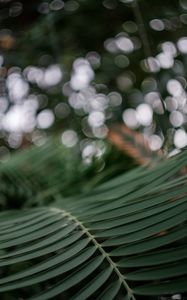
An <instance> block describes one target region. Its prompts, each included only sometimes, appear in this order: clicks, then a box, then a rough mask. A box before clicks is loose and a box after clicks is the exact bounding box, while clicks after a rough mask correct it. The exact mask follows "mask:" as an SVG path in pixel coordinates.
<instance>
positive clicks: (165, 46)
mask: <svg viewBox="0 0 187 300" xmlns="http://www.w3.org/2000/svg"><path fill="white" fill-rule="evenodd" d="M186 70H187V0H172V1H171V0H165V1H161V0H149V1H147V0H139V1H138V0H95V1H87V0H66V1H62V0H49V1H47V0H46V1H40V0H32V1H26V0H25V1H24V0H22V1H21V0H20V1H14V0H1V1H0V160H1V161H5V160H7V159H8V158H9V156H10V154H11V152H13V151H15V150H19V149H22V148H25V147H27V146H29V145H32V144H34V145H42V144H44V143H45V141H46V140H47V139H48V137H49V136H58V137H60V138H59V140H60V143H62V144H63V145H64V146H65V147H67V148H76V149H78V151H79V153H80V155H81V157H82V160H83V161H84V162H85V163H86V164H88V165H89V164H90V163H92V162H93V161H94V160H95V159H96V160H101V161H102V163H100V165H99V167H98V168H99V169H102V168H104V167H105V163H103V160H102V157H103V156H104V155H105V154H106V152H107V151H108V149H109V148H110V147H111V144H110V143H111V141H112V143H113V144H115V145H117V148H120V147H119V144H120V143H119V136H118V134H119V133H117V131H115V132H114V131H113V130H114V128H116V124H120V126H121V127H120V128H123V130H124V131H125V132H126V133H128V134H129V135H131V133H132V135H133V134H135V133H134V132H139V133H141V137H143V139H144V140H145V141H146V147H149V148H150V150H151V151H153V152H155V153H158V151H160V149H162V151H163V152H167V153H169V154H170V155H172V154H175V153H176V152H178V151H180V149H181V148H183V147H185V146H186V145H187V93H186V86H187V71H186ZM128 129H130V130H131V131H128ZM111 130H112V133H111ZM109 139H110V143H108V140H109ZM116 141H117V142H116ZM121 148H123V145H122V146H121ZM110 149H111V148H110ZM132 149H133V148H132V147H131V149H128V151H127V152H128V153H130V151H131V150H132ZM131 152H132V151H131ZM118 157H119V156H118Z"/></svg>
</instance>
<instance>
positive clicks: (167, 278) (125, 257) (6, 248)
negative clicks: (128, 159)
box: [0, 151, 187, 300]
mask: <svg viewBox="0 0 187 300" xmlns="http://www.w3.org/2000/svg"><path fill="white" fill-rule="evenodd" d="M185 164H186V151H184V152H182V153H180V154H179V155H177V156H176V157H174V158H172V159H169V160H166V161H163V162H161V163H158V164H157V165H156V166H155V167H152V168H150V169H146V168H144V167H141V168H138V169H135V170H132V171H130V172H128V173H126V174H124V175H121V176H119V177H118V178H115V179H113V180H111V181H108V182H106V183H104V184H102V185H100V186H99V187H97V188H95V189H94V190H93V191H92V192H89V193H88V194H86V195H82V196H80V195H78V196H76V197H71V198H64V197H62V194H61V190H60V189H57V190H56V191H54V193H53V195H52V197H53V203H52V204H51V206H49V207H40V208H30V209H23V210H19V211H10V212H5V213H1V215H0V268H1V271H2V274H4V275H3V277H2V278H1V279H0V293H2V295H5V294H6V293H8V292H9V291H10V292H11V291H17V290H18V293H19V291H21V290H22V289H24V290H27V291H28V294H27V295H26V298H25V299H34V300H45V299H52V298H54V297H57V296H59V297H61V296H62V297H63V298H64V299H74V300H75V299H76V300H78V299H79V300H83V299H90V298H91V299H102V300H103V299H128V300H134V299H138V297H139V296H138V295H162V294H173V293H183V292H186V291H187V284H186V283H187V243H186V236H187V223H186V221H187V196H186V195H187V184H186V180H187V178H186V175H185V176H184V175H183V176H182V175H180V172H179V171H180V169H181V168H182V167H184V166H185ZM61 172H63V171H61ZM177 174H178V175H177ZM176 175H177V176H176ZM14 176H15V175H14ZM51 176H52V174H51ZM24 184H25V186H26V187H27V189H29V185H27V183H26V182H24ZM29 184H30V183H29ZM38 192H39V193H42V187H41V186H40V187H39V190H38ZM46 197H47V196H46ZM7 270H8V272H7ZM55 299H56V298H55ZM59 299H60V298H59Z"/></svg>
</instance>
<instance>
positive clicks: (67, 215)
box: [55, 209, 136, 300]
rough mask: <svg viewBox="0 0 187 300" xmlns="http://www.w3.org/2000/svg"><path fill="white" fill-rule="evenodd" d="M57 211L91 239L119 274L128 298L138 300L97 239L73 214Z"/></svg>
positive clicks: (62, 210)
mask: <svg viewBox="0 0 187 300" xmlns="http://www.w3.org/2000/svg"><path fill="white" fill-rule="evenodd" d="M55 210H58V211H59V210H60V211H61V212H62V214H63V216H64V217H67V218H68V219H69V220H71V221H74V222H75V223H76V224H77V225H78V226H79V227H80V228H81V229H82V231H83V232H84V233H85V234H86V235H87V236H88V238H89V239H90V241H92V242H93V244H94V245H95V246H96V248H97V249H98V250H99V251H100V252H101V254H102V255H103V256H104V258H105V259H106V260H107V261H108V263H109V264H110V265H111V266H112V268H113V270H114V271H115V273H116V274H117V276H118V277H119V280H120V282H121V283H122V284H123V285H124V287H125V289H126V291H127V293H128V296H129V300H136V298H135V297H134V295H133V291H132V290H131V288H130V287H129V285H128V284H127V282H126V281H125V278H124V276H123V274H122V273H121V272H120V271H119V269H118V268H117V265H116V263H115V262H114V261H113V260H112V259H111V257H110V255H109V254H108V253H107V252H106V251H105V250H104V249H103V248H102V246H101V245H100V244H99V243H98V242H97V240H96V239H95V237H94V235H92V234H91V233H90V232H89V230H88V228H87V227H85V225H84V224H83V223H82V222H80V221H79V220H78V219H77V218H76V217H75V216H73V215H72V214H71V213H69V212H67V211H66V210H64V209H55Z"/></svg>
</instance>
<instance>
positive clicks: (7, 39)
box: [0, 33, 15, 50]
mask: <svg viewBox="0 0 187 300" xmlns="http://www.w3.org/2000/svg"><path fill="white" fill-rule="evenodd" d="M14 45H15V38H14V37H13V36H12V35H10V34H5V33H3V34H0V48H1V49H4V50H9V49H12V48H13V47H14Z"/></svg>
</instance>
